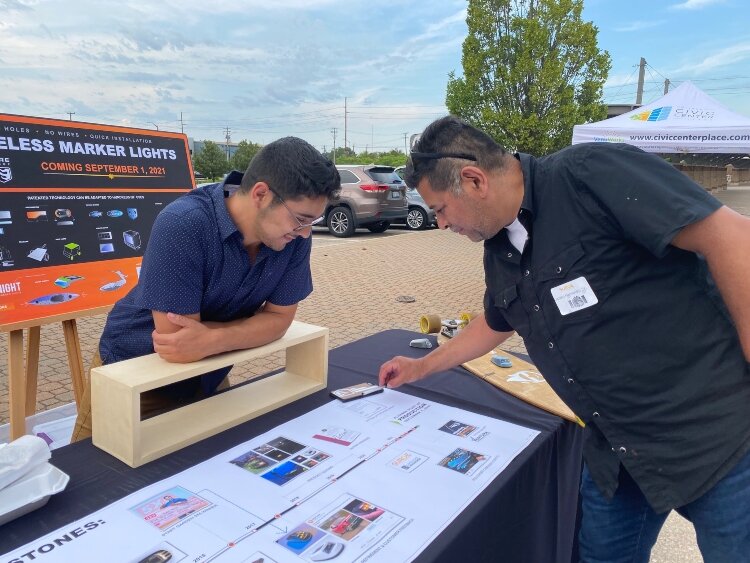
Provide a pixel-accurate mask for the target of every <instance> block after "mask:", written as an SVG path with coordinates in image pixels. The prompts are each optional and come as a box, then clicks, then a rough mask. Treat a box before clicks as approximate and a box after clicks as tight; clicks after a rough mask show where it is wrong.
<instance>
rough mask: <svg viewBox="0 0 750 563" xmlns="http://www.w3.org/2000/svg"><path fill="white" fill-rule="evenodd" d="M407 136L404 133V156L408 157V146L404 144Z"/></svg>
mask: <svg viewBox="0 0 750 563" xmlns="http://www.w3.org/2000/svg"><path fill="white" fill-rule="evenodd" d="M408 134H409V133H404V154H405V155H406V156H409V151H408V146H409V145H407V144H406V136H407V135H408Z"/></svg>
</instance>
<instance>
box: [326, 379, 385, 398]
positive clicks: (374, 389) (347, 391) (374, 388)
mask: <svg viewBox="0 0 750 563" xmlns="http://www.w3.org/2000/svg"><path fill="white" fill-rule="evenodd" d="M382 392H383V388H382V387H380V386H378V385H375V384H373V383H358V384H357V385H351V386H349V387H342V388H341V389H334V390H333V391H331V397H333V398H334V399H339V400H341V401H352V400H354V399H361V398H362V397H367V396H369V395H374V394H375V393H382Z"/></svg>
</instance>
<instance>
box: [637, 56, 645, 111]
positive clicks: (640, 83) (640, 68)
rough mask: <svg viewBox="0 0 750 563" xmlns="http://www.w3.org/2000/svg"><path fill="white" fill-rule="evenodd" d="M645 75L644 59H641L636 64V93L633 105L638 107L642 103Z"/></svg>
mask: <svg viewBox="0 0 750 563" xmlns="http://www.w3.org/2000/svg"><path fill="white" fill-rule="evenodd" d="M645 74H646V59H644V58H643V57H641V62H640V63H639V64H638V92H637V93H636V95H635V104H636V105H638V106H640V105H641V104H642V103H643V78H644V76H645Z"/></svg>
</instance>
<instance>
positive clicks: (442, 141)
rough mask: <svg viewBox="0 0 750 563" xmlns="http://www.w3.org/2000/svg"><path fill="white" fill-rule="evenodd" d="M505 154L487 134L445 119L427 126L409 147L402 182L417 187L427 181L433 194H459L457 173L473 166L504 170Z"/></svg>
mask: <svg viewBox="0 0 750 563" xmlns="http://www.w3.org/2000/svg"><path fill="white" fill-rule="evenodd" d="M507 156H508V153H507V151H506V150H505V149H504V148H503V147H502V146H500V145H499V144H497V143H496V142H495V140H494V139H493V138H492V137H490V136H489V135H488V134H487V133H485V132H483V131H480V130H479V129H477V128H476V127H474V126H472V125H469V124H468V123H466V122H465V121H463V120H462V119H460V118H458V117H456V116H454V115H448V116H446V117H441V118H440V119H438V120H436V121H433V122H432V123H430V124H429V125H428V126H427V128H426V129H425V130H424V132H423V133H422V135H421V136H420V137H419V139H418V140H417V142H416V143H415V144H414V146H413V147H412V151H411V155H410V157H409V161H408V162H407V164H406V170H405V171H404V181H405V182H406V184H407V185H409V186H414V187H417V186H418V185H419V183H420V182H421V181H422V179H423V178H427V180H428V181H429V182H430V187H431V188H432V189H433V190H434V191H437V192H442V191H446V190H449V189H451V190H454V191H456V192H457V193H458V191H460V187H459V186H460V178H461V176H460V175H461V169H462V168H463V167H464V166H467V165H470V164H476V166H479V167H480V168H483V169H485V170H500V169H502V168H503V167H504V166H505V163H506V162H507V160H506V158H507Z"/></svg>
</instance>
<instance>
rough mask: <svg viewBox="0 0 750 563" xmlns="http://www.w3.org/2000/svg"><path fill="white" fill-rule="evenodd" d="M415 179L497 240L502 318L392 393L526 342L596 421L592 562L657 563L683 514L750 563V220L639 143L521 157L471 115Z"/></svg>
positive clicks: (494, 282) (587, 449)
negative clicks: (671, 518) (652, 559)
mask: <svg viewBox="0 0 750 563" xmlns="http://www.w3.org/2000/svg"><path fill="white" fill-rule="evenodd" d="M406 181H407V183H409V184H410V185H414V186H417V189H418V190H419V192H420V194H421V195H422V197H423V198H424V199H425V201H426V202H427V203H428V204H429V205H430V207H432V208H433V209H434V210H435V212H436V214H437V219H438V222H439V225H440V227H441V228H450V229H451V230H453V231H454V232H457V233H459V234H463V235H466V236H467V237H469V238H470V239H471V240H473V241H480V240H483V241H484V245H485V255H484V268H485V276H486V285H487V290H486V293H485V300H484V307H485V314H484V316H483V317H480V318H478V319H475V320H474V321H472V323H471V324H470V325H468V327H467V328H466V329H465V330H464V331H462V332H461V333H460V334H459V335H458V336H457V337H456V338H454V339H453V340H452V341H450V342H449V343H447V344H446V345H444V346H441V347H440V348H439V349H437V350H436V351H434V352H432V353H431V354H429V355H428V356H426V357H425V358H423V359H420V360H410V359H407V358H403V357H396V358H394V359H393V360H391V361H389V362H387V363H386V364H384V365H383V366H382V368H381V370H380V381H381V384H383V383H386V382H387V383H388V385H389V386H391V387H395V386H398V385H401V384H403V383H407V382H410V381H415V380H417V379H421V378H423V377H426V376H427V375H429V374H431V373H433V372H436V371H440V370H444V369H447V368H449V367H453V366H455V365H458V364H460V363H462V362H464V361H467V360H470V359H473V358H476V357H478V356H480V355H482V354H484V353H486V352H488V351H489V350H491V349H493V348H494V347H495V346H497V345H498V344H500V343H501V342H503V341H504V340H505V339H507V338H508V337H509V336H510V335H511V334H513V332H514V331H515V332H517V333H518V334H519V335H521V336H522V337H523V338H524V341H525V343H526V347H527V349H528V352H529V355H530V356H531V358H532V360H533V361H534V362H535V363H536V365H537V367H539V369H540V370H541V371H542V373H543V374H544V375H545V377H546V379H547V381H548V382H549V383H550V385H551V386H552V387H553V388H554V389H555V391H556V392H557V393H558V394H559V395H560V397H561V398H562V399H563V400H564V401H565V402H566V403H567V404H568V405H569V406H570V407H571V408H572V409H573V410H574V411H575V412H576V414H578V416H579V417H580V418H582V419H583V420H584V421H585V422H586V442H585V446H584V458H585V465H584V472H583V476H582V484H581V493H582V498H583V520H582V527H581V534H580V538H579V539H580V552H581V557H582V559H583V560H584V561H607V562H614V561H628V562H631V561H644V562H647V561H648V559H649V553H650V551H651V548H652V547H653V544H654V543H655V541H656V537H657V535H658V532H659V530H660V528H661V526H662V525H663V523H664V520H665V519H666V517H667V515H668V513H669V511H670V510H671V509H677V510H678V511H679V512H680V513H681V514H683V516H685V517H686V518H688V519H690V520H691V521H692V522H693V524H694V525H695V528H696V533H697V538H698V544H699V547H700V549H701V552H702V554H703V556H704V558H705V560H706V561H716V562H728V561H749V560H750V454H749V453H748V452H749V451H750V416H749V415H750V406H749V405H750V367H749V364H748V358H750V220H748V219H747V218H745V217H743V216H741V215H739V214H737V213H735V212H733V211H731V210H730V209H728V208H726V207H722V205H721V203H719V202H718V201H717V200H716V199H715V198H713V197H712V196H710V195H709V194H707V193H706V192H705V191H704V190H703V189H702V188H700V187H699V186H697V185H696V184H694V183H693V182H692V181H690V180H689V179H688V178H687V177H685V176H684V175H682V174H681V173H680V172H677V171H675V170H674V169H673V168H672V167H671V166H670V165H669V164H667V163H665V162H664V161H663V160H661V159H660V158H658V157H656V156H654V155H649V154H646V153H644V152H643V151H641V150H639V149H636V148H634V147H631V146H628V145H610V144H604V143H602V144H587V145H578V146H574V147H569V148H566V149H564V150H562V151H559V152H557V153H555V154H552V155H549V156H547V157H543V158H538V159H537V158H533V157H531V156H529V155H526V154H516V155H511V154H508V153H506V152H505V151H504V150H503V148H502V147H500V146H499V145H497V144H496V143H495V142H494V141H493V140H492V139H491V138H490V137H489V136H487V135H486V134H484V133H482V132H481V131H478V130H477V129H474V128H473V127H471V126H469V125H467V124H465V123H464V122H462V121H461V120H459V119H457V118H454V117H446V118H443V119H440V120H438V121H436V122H434V123H433V124H431V125H430V126H429V127H428V128H427V129H426V130H425V132H424V133H423V135H422V136H421V138H420V140H419V142H418V144H417V146H416V147H415V148H414V150H413V152H412V153H411V160H410V163H409V165H408V166H407V171H406Z"/></svg>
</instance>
